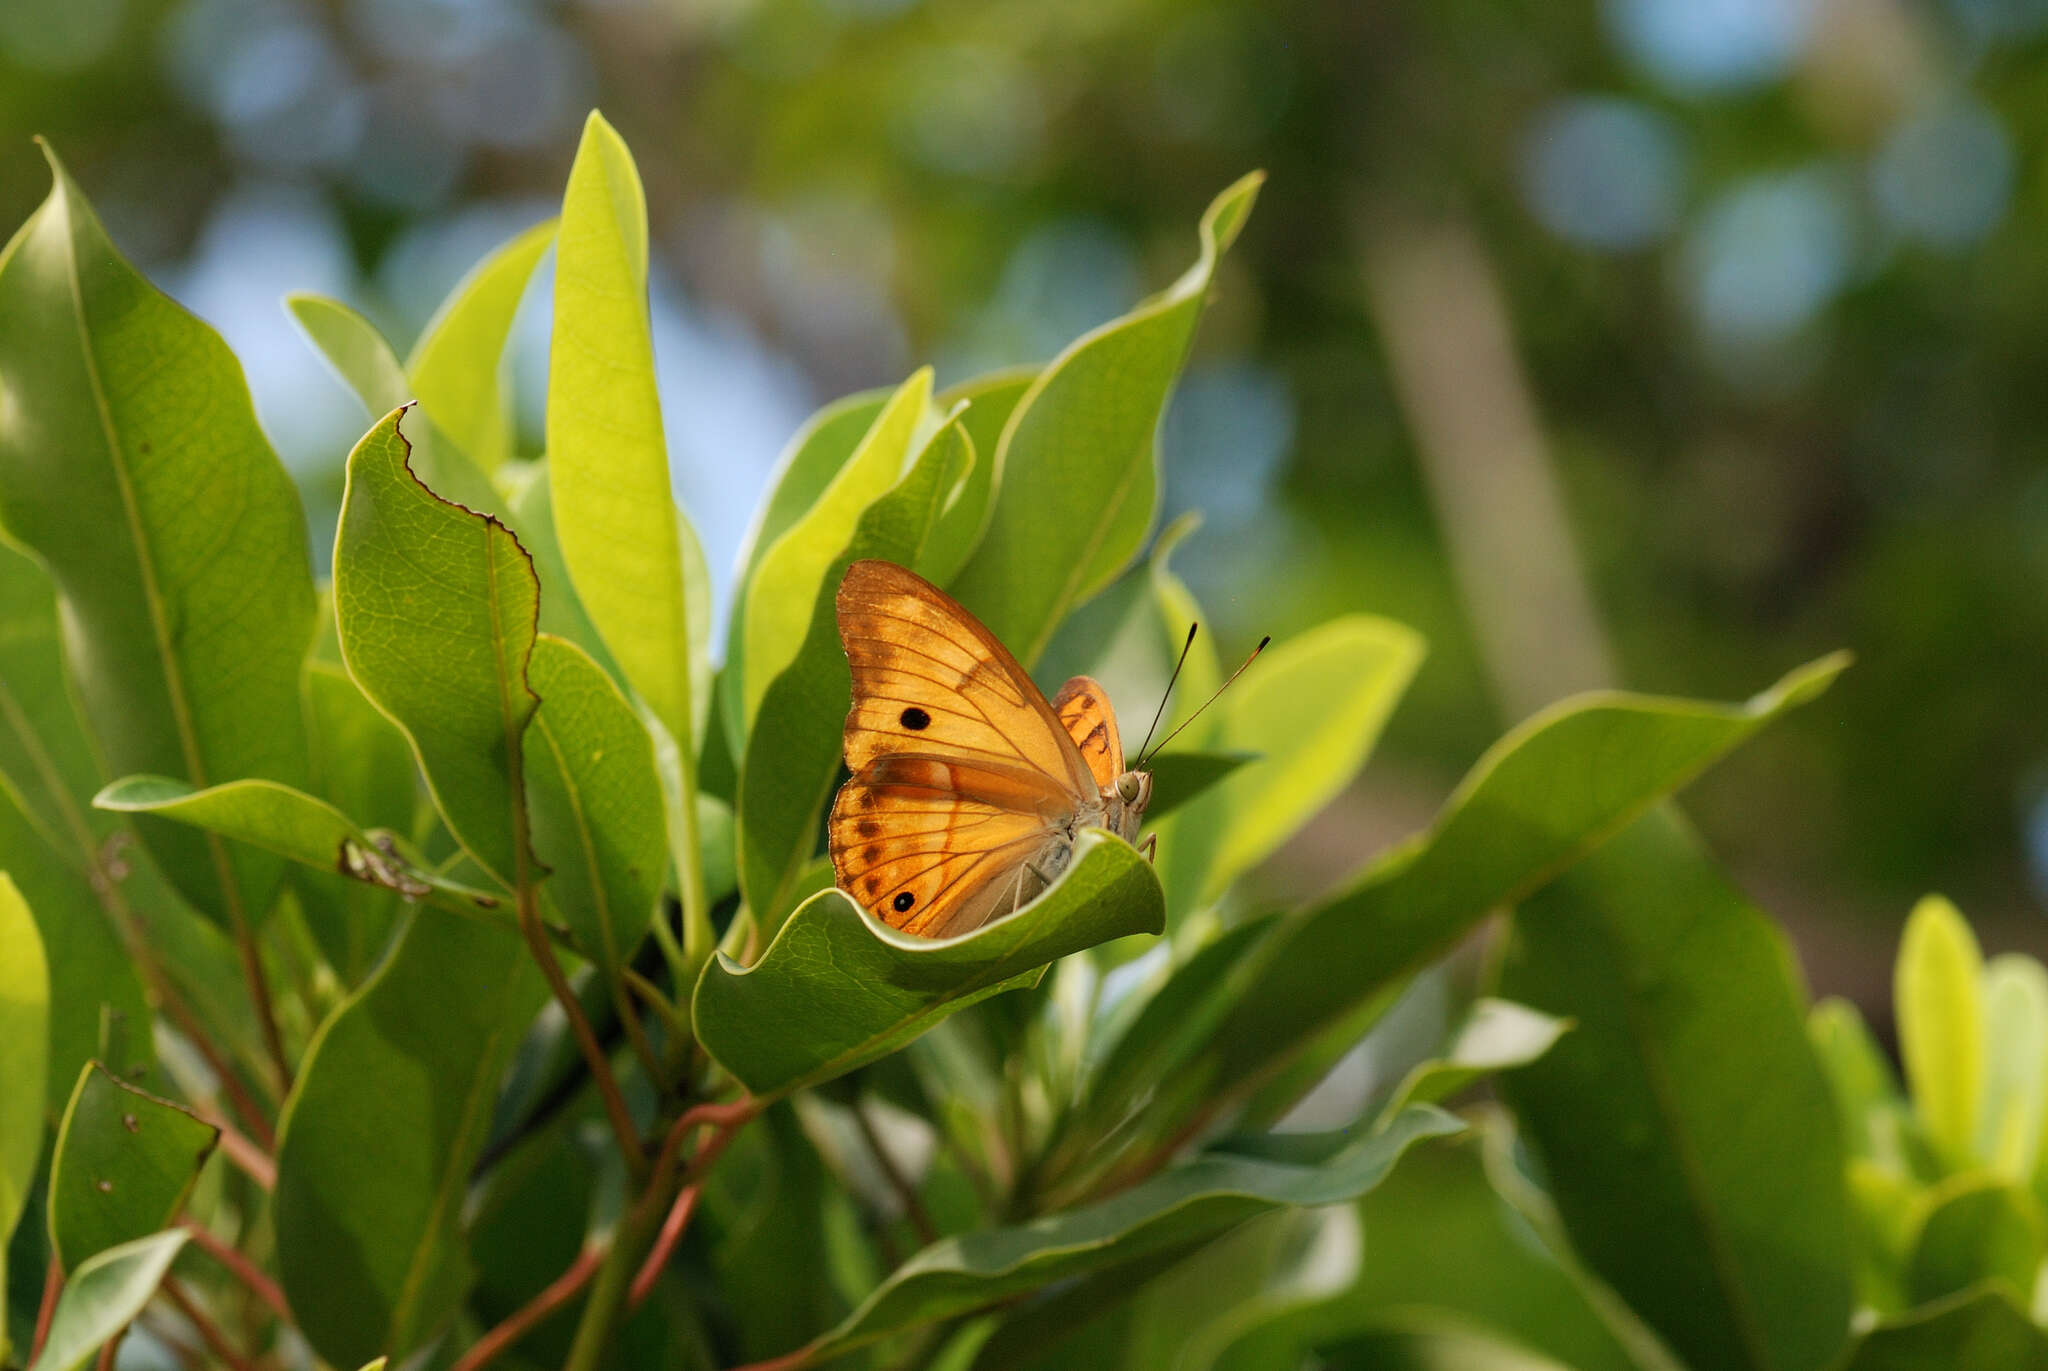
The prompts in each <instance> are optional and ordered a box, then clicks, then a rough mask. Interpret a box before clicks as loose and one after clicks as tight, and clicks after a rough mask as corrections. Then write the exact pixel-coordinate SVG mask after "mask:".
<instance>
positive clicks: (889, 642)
mask: <svg viewBox="0 0 2048 1371" xmlns="http://www.w3.org/2000/svg"><path fill="white" fill-rule="evenodd" d="M838 614H839V636H840V638H841V640H842V641H843V642H844V643H845V646H846V656H847V661H848V663H849V665H850V666H851V668H852V673H853V707H852V709H851V710H850V711H849V712H848V714H847V716H846V765H847V767H848V769H850V770H851V771H852V772H853V773H854V776H853V779H852V780H850V781H848V782H847V783H846V785H844V786H843V787H841V788H840V792H839V796H838V798H837V799H836V800H835V801H834V802H833V806H832V819H831V823H830V826H829V845H830V848H831V853H832V866H833V871H834V873H835V875H836V876H837V878H838V883H839V885H840V887H841V888H842V889H845V890H847V891H849V892H850V893H852V894H853V896H854V897H855V898H856V899H858V900H859V901H860V902H861V903H862V904H863V905H864V906H866V907H867V908H868V909H869V911H870V912H872V913H873V914H874V916H875V917H876V918H878V919H881V920H883V921H884V922H886V923H889V924H892V925H894V926H896V927H898V928H902V929H904V930H906V931H908V932H911V933H919V934H925V935H927V936H933V937H938V936H946V935H949V934H954V933H963V932H966V931H968V930H970V929H973V928H976V927H979V926H980V925H981V924H983V923H985V922H987V921H988V920H989V919H992V918H997V917H1000V916H1001V915H1003V914H1007V913H1009V912H1010V911H1011V910H1014V909H1015V908H1016V907H1017V906H1018V905H1019V904H1022V903H1023V902H1025V901H1026V900H1028V899H1030V898H1032V897H1033V896H1035V895H1036V894H1037V893H1038V892H1039V891H1040V890H1042V889H1044V887H1045V884H1046V881H1047V879H1049V878H1050V877H1051V876H1055V875H1057V874H1058V871H1059V869H1060V868H1061V867H1063V866H1064V864H1065V859H1066V856H1067V848H1066V837H1065V834H1066V831H1067V829H1068V828H1069V827H1070V826H1071V824H1072V822H1073V820H1074V818H1075V816H1076V815H1078V814H1080V813H1081V812H1082V811H1083V810H1085V809H1087V808H1088V807H1089V806H1090V805H1091V804H1092V803H1094V802H1095V799H1096V796H1097V794H1098V790H1097V786H1096V783H1095V781H1094V777H1093V773H1092V771H1091V770H1090V767H1089V765H1088V763H1087V762H1086V761H1084V760H1083V758H1082V756H1081V753H1080V751H1079V750H1078V749H1077V748H1076V747H1075V745H1074V742H1073V740H1072V739H1071V738H1070V737H1069V736H1068V733H1067V730H1066V728H1065V727H1064V726H1063V725H1062V724H1061V722H1060V719H1059V717H1058V716H1057V715H1056V714H1055V713H1054V712H1053V708H1052V706H1051V705H1050V704H1049V703H1047V701H1046V698H1045V696H1044V694H1043V693H1042V692H1041V691H1040V690H1039V689H1038V687H1037V686H1036V685H1035V684H1033V682H1032V680H1031V677H1030V676H1029V675H1028V674H1027V673H1026V672H1025V671H1024V668H1023V667H1022V666H1020V665H1019V664H1018V662H1017V659H1016V658H1015V657H1013V656H1011V655H1010V653H1009V651H1008V650H1007V649H1006V648H1004V647H1003V645H1002V644H1001V643H1000V642H998V641H996V638H995V635H993V634H991V633H990V632H989V631H988V630H987V629H986V628H984V627H982V625H981V624H980V623H979V622H978V621H977V620H976V619H975V618H974V616H973V615H971V614H969V613H968V612H967V611H966V610H965V609H963V608H962V607H961V606H960V605H959V604H958V603H956V602H955V601H954V600H953V599H951V598H950V597H949V596H947V595H946V594H945V593H944V592H942V591H940V590H939V589H938V588H937V587H936V586H933V585H932V584H931V583H930V582H928V581H926V580H924V579H923V578H922V577H919V576H917V575H915V574H913V573H911V572H909V571H906V570H904V569H903V568H902V567H899V566H895V565H893V564H891V563H888V562H876V561H865V562H855V563H854V564H853V566H852V567H850V568H849V569H848V570H847V573H846V579H845V580H844V581H843V582H842V583H841V585H840V588H839V597H838Z"/></svg>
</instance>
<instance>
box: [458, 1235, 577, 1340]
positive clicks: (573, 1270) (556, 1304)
mask: <svg viewBox="0 0 2048 1371" xmlns="http://www.w3.org/2000/svg"><path fill="white" fill-rule="evenodd" d="M604 1258H605V1249H603V1248H602V1247H586V1248H584V1249H583V1250H582V1251H581V1252H578V1253H577V1254H576V1260H575V1261H573V1262H571V1263H570V1264H569V1269H568V1270H566V1271H564V1272H563V1273H562V1274H561V1275H559V1276H557V1277H555V1278H554V1280H552V1281H550V1282H549V1283H548V1285H547V1288H546V1289H544V1290H542V1291H541V1292H540V1293H539V1294H538V1295H535V1296H534V1297H533V1298H532V1299H530V1300H528V1301H527V1302H526V1303H525V1304H523V1305H521V1306H519V1308H517V1309H515V1310H513V1311H512V1313H511V1314H509V1315H508V1316H506V1318H505V1319H504V1321H503V1322H501V1323H499V1324H498V1325H497V1326H496V1327H495V1328H493V1329H491V1330H490V1331H489V1332H488V1333H485V1334H484V1335H483V1336H482V1337H480V1338H478V1339H477V1340H476V1341H475V1342H474V1343H472V1344H471V1345H470V1348H469V1350H468V1351H467V1352H464V1353H463V1354H462V1355H461V1356H460V1357H458V1358H456V1359H455V1364H454V1365H453V1366H451V1367H450V1368H449V1371H481V1368H483V1367H485V1366H488V1365H490V1364H491V1363H492V1362H493V1361H496V1360H497V1358H498V1356H499V1355H500V1354H501V1353H503V1352H504V1351H505V1350H506V1349H507V1348H509V1347H511V1346H512V1345H513V1344H514V1343H516V1342H518V1341H519V1340H520V1339H521V1338H523V1337H525V1336H526V1335H527V1334H528V1333H530V1332H531V1331H533V1328H534V1326H535V1325H537V1324H538V1323H540V1322H541V1320H543V1319H545V1318H546V1317H547V1316H548V1315H550V1314H552V1313H554V1312H555V1311H556V1310H557V1309H560V1308H561V1307H562V1306H563V1305H565V1304H567V1303H568V1302H569V1301H570V1300H573V1299H575V1298H576V1296H577V1294H578V1293H579V1292H581V1291H582V1289H583V1287H584V1286H586V1285H588V1284H590V1278H591V1277H592V1276H595V1275H596V1274H597V1270H598V1268H599V1267H600V1266H602V1265H604Z"/></svg>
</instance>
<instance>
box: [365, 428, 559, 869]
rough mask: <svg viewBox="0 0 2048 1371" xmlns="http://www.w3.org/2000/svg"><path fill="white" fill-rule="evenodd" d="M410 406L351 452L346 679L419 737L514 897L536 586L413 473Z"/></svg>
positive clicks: (443, 808)
mask: <svg viewBox="0 0 2048 1371" xmlns="http://www.w3.org/2000/svg"><path fill="white" fill-rule="evenodd" d="M403 414H404V411H394V412H392V413H391V414H388V415H386V416H385V417H384V418H383V420H382V421H380V422H379V423H378V424H377V426H376V427H375V428H372V429H371V430H370V431H369V432H368V433H367V434H365V435H364V436H363V439H362V441H361V442H359V443H357V444H356V448H355V451H354V452H352V453H350V454H349V460H348V487H347V490H346V492H345V494H344V495H343V497H342V509H341V524H340V527H339V528H338V529H337V530H336V532H335V538H334V608H335V617H336V619H337V620H338V622H339V624H340V630H341V650H342V655H343V657H344V658H345V659H346V660H347V662H348V669H349V674H350V675H351V676H353V677H354V678H355V680H356V683H357V684H358V685H360V686H361V687H362V688H363V693H364V694H365V695H367V696H369V698H370V700H371V702H372V703H374V704H375V705H376V706H377V708H379V709H380V710H382V711H383V712H384V714H385V716H386V717H388V718H389V719H390V720H391V721H392V722H393V723H395V724H397V725H398V727H399V728H400V729H402V730H403V731H404V733H405V735H406V738H407V740H408V741H409V742H411V744H412V747H413V753H414V755H415V756H416V757H417V758H418V760H419V764H420V770H421V771H423V772H424V773H425V774H426V778H427V786H428V788H429V790H430V791H431V792H432V793H433V796H434V803H435V806H436V808H438V809H439V810H440V812H441V817H442V818H443V819H445V820H446V821H447V823H448V828H449V830H450V831H451V832H452V833H453V834H454V835H455V837H456V839H457V840H458V841H459V842H461V844H462V846H463V848H464V849H465V850H466V851H467V852H468V853H469V855H470V856H471V857H472V858H474V859H475V860H476V862H477V864H478V865H479V866H480V867H482V868H483V869H484V871H485V872H486V873H488V874H489V875H490V876H491V877H492V879H494V880H496V881H498V882H499V883H500V884H501V885H503V886H504V887H505V888H506V889H507V890H512V889H516V888H517V887H518V885H519V882H520V879H521V878H522V876H523V875H524V874H525V872H526V870H527V868H528V865H529V863H530V861H531V853H530V851H529V850H528V847H527V841H526V832H525V828H526V825H525V821H524V814H523V798H522V796H521V792H520V785H519V758H520V735H521V733H522V731H523V730H524V729H525V727H526V723H527V720H528V719H529V718H530V717H531V716H532V713H533V710H534V706H535V703H536V701H535V697H534V695H533V692H532V691H531V690H530V689H528V687H527V684H526V661H527V657H528V654H530V653H531V652H532V650H533V640H534V634H535V631H536V630H535V616H536V613H537V611H538V605H539V593H538V583H537V582H536V581H535V580H534V575H533V566H532V563H531V562H529V561H528V559H527V556H526V553H525V550H524V549H522V548H521V547H520V546H519V540H518V539H517V538H515V537H513V536H512V534H511V532H510V531H509V530H507V529H506V528H505V526H504V525H503V524H501V523H499V522H498V521H497V520H495V519H493V518H490V517H489V516H487V515H482V514H473V513H471V512H470V511H468V510H465V509H462V508H460V507H458V506H456V505H452V504H449V503H448V502H446V501H445V500H442V499H440V498H439V497H437V496H436V495H435V494H434V493H433V492H432V491H430V490H428V489H427V488H426V487H425V486H423V485H421V484H420V483H419V481H418V480H417V479H415V478H414V476H413V474H412V472H411V470H410V469H409V468H408V467H407V465H406V453H407V450H408V449H407V445H406V441H405V439H404V437H403V436H401V435H400V433H399V420H400V419H401V417H402V416H403Z"/></svg>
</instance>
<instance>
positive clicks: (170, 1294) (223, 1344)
mask: <svg viewBox="0 0 2048 1371" xmlns="http://www.w3.org/2000/svg"><path fill="white" fill-rule="evenodd" d="M159 1290H160V1292H161V1293H162V1295H163V1297H164V1298H165V1299H167V1300H169V1301H170V1302H171V1303H172V1305H174V1306H175V1307H176V1308H177V1311H178V1312H179V1313H180V1314H182V1315H183V1316H184V1318H185V1322H187V1323H189V1324H191V1325H192V1327H193V1330H194V1331H195V1332H197V1333H198V1334H199V1339H200V1341H202V1342H204V1343H205V1344H206V1346H207V1348H208V1349H209V1350H210V1351H211V1352H212V1353H213V1355H214V1356H216V1357H218V1358H220V1359H221V1361H222V1362H223V1363H225V1364H226V1365H227V1366H228V1367H229V1368H230V1371H255V1366H254V1364H253V1363H251V1362H250V1360H249V1358H248V1357H247V1356H245V1355H244V1354H243V1353H242V1351H241V1349H240V1348H238V1347H236V1346H235V1345H234V1344H233V1343H231V1342H229V1341H228V1337H227V1334H225V1333H223V1332H221V1331H220V1325H218V1324H216V1323H215V1322H214V1321H213V1320H212V1319H211V1318H209V1317H208V1316H207V1313H206V1311H205V1310H204V1309H201V1308H200V1307H199V1302H198V1301H197V1300H195V1299H193V1298H192V1296H191V1295H190V1294H189V1293H187V1291H186V1289H185V1287H184V1285H183V1284H181V1283H180V1282H179V1280H178V1278H177V1277H176V1276H165V1277H164V1283H163V1285H162V1286H161V1287H159ZM113 1345H114V1344H113V1343H108V1344H107V1346H108V1347H109V1348H111V1347H113Z"/></svg>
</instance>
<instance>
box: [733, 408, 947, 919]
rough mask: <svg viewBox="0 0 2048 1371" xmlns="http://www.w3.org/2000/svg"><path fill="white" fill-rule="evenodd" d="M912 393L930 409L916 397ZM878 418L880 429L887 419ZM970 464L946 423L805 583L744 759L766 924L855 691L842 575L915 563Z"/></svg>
mask: <svg viewBox="0 0 2048 1371" xmlns="http://www.w3.org/2000/svg"><path fill="white" fill-rule="evenodd" d="M899 398H901V396H900V394H899ZM913 398H917V400H918V404H919V405H920V406H921V405H922V404H923V400H922V399H921V398H920V397H915V396H913ZM892 408H893V406H892ZM905 409H906V410H907V409H909V406H907V405H906V406H905ZM875 422H876V427H877V428H878V429H879V428H880V427H881V426H882V425H883V424H885V423H888V422H890V416H889V415H887V414H885V415H884V416H883V418H881V419H878V420H876V421H875ZM892 441H893V440H892ZM856 460H858V459H856ZM972 460H973V454H972V453H971V451H970V450H969V449H968V446H967V438H966V436H965V434H963V433H962V432H961V429H960V426H959V425H958V424H957V423H949V424H947V425H946V426H944V427H943V428H941V429H940V430H939V431H938V432H937V433H935V434H934V435H932V439H931V441H930V442H929V443H927V444H926V445H925V447H924V450H923V452H922V453H920V454H919V456H918V458H917V460H916V462H914V463H913V464H912V465H911V467H910V470H909V471H907V472H905V473H904V474H903V476H902V478H901V479H900V480H897V481H896V482H895V483H894V484H892V485H890V486H888V487H887V488H886V489H885V491H884V493H883V494H882V495H881V496H880V497H879V498H876V499H874V500H873V501H872V502H871V503H870V504H869V505H868V506H867V507H866V508H865V509H863V510H862V511H860V514H859V518H858V521H857V522H856V523H855V524H854V526H853V529H852V532H851V535H850V536H849V537H848V538H847V539H846V541H845V542H844V543H843V544H842V545H841V546H839V547H838V548H837V549H836V550H835V551H834V553H833V555H832V556H831V557H830V558H829V560H828V561H827V562H826V563H825V564H824V565H823V566H822V567H821V568H820V569H819V570H820V574H819V575H818V576H817V577H815V578H814V579H812V581H811V583H810V592H809V593H810V595H811V605H810V608H809V610H808V612H807V617H806V619H805V621H804V623H803V624H802V625H801V626H800V628H799V630H798V631H799V632H800V634H801V637H800V638H798V639H792V644H793V646H794V651H793V652H791V653H789V654H787V658H786V660H787V661H788V666H787V667H785V668H784V669H783V670H782V672H781V674H780V675H778V676H777V677H776V678H775V679H774V681H773V682H772V683H770V685H769V687H768V689H767V691H766V692H765V693H764V694H763V696H762V699H761V706H760V712H759V715H758V717H757V719H756V722H755V725H754V729H753V738H752V741H751V742H749V743H748V745H747V753H746V758H745V760H744V761H743V762H742V763H741V771H740V788H739V874H740V890H741V892H742V894H744V896H745V897H746V902H747V907H748V908H749V909H751V910H753V911H754V916H755V918H756V919H757V920H759V921H760V924H761V927H762V928H763V929H764V930H768V931H772V930H773V929H774V928H775V927H776V926H777V925H778V924H779V922H780V920H781V918H782V916H783V915H784V913H786V912H787V911H788V910H789V909H791V908H793V907H794V905H795V900H794V898H793V896H794V891H795V889H796V884H797V882H798V880H799V879H800V877H801V876H802V873H803V870H804V868H805V867H806V866H807V865H808V864H809V862H810V859H811V856H812V854H813V853H814V852H815V851H816V850H817V843H818V816H819V814H820V813H821V812H822V811H823V809H824V807H825V803H826V801H827V800H828V799H830V798H831V794H832V784H833V782H834V781H835V780H836V779H837V778H838V776H839V771H840V746H841V739H842V736H843V730H844V728H845V720H846V710H847V706H848V704H849V702H850V701H851V699H852V695H853V680H852V675H851V673H850V671H849V669H848V667H847V664H846V650H845V648H844V647H843V646H842V645H841V643H840V641H839V621H838V617H837V611H836V605H837V597H838V594H839V582H840V580H841V579H842V578H843V577H844V576H845V574H846V568H847V567H848V566H850V565H852V564H853V563H854V562H856V561H858V560H860V559H861V558H864V557H879V558H882V559H884V560H886V561H891V562H895V563H897V564H899V565H902V566H910V567H915V566H916V565H917V564H918V562H919V560H920V558H921V557H922V556H923V553H924V549H925V546H926V542H927V540H928V539H929V537H930V536H931V532H932V529H933V527H934V523H935V521H936V519H937V517H938V513H939V510H940V508H941V507H942V504H943V502H944V499H945V495H946V492H947V491H948V490H949V489H951V488H952V487H953V485H954V484H955V483H956V482H957V481H958V480H959V478H960V473H961V472H962V471H963V470H964V469H965V468H966V465H967V463H968V462H970V461H972ZM835 489H836V486H835ZM827 498H828V499H829V498H830V496H828V497H827ZM811 527H812V526H811V525H810V524H808V523H806V524H805V525H802V526H800V527H799V528H798V529H793V530H791V532H790V533H789V534H787V535H785V537H784V539H783V543H782V544H778V545H777V547H778V549H779V548H780V547H782V546H783V545H785V544H787V543H788V541H789V539H791V538H796V537H799V536H803V529H806V528H811ZM812 531H813V532H816V530H815V529H813V530H812ZM774 560H775V558H774V556H773V554H771V556H770V558H769V559H768V560H765V561H764V562H763V563H762V576H763V577H764V578H765V577H766V576H767V574H768V570H769V568H770V566H771V565H772V564H773V563H774ZM774 593H775V592H772V591H770V590H768V589H767V587H766V584H765V582H764V583H763V584H757V585H756V586H755V589H754V596H753V599H752V600H751V602H750V603H751V604H752V605H753V606H754V608H755V610H756V611H757V612H761V613H766V612H767V611H766V610H764V609H763V608H762V607H763V605H764V603H765V602H766V601H767V600H769V599H770V598H771V596H772V595H773V594H774ZM749 652H750V653H752V652H754V649H752V648H750V649H749ZM766 656H767V650H766V649H765V648H763V649H762V650H761V652H760V653H758V654H756V655H753V656H752V657H750V659H749V660H750V661H751V662H752V663H753V664H754V666H756V667H758V666H759V665H760V664H761V663H762V662H763V661H764V660H765V659H766Z"/></svg>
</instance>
